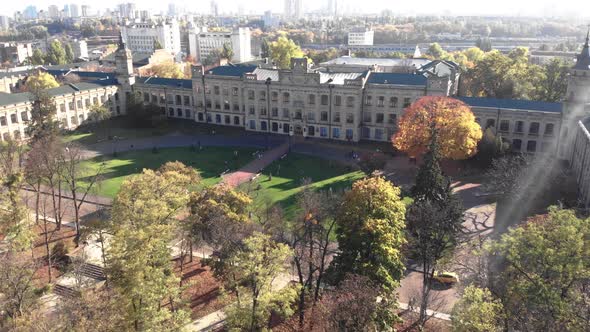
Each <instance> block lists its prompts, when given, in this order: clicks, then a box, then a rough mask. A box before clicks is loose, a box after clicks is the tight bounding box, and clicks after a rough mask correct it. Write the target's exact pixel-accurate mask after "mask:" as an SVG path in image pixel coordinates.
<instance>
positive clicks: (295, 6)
mask: <svg viewBox="0 0 590 332" xmlns="http://www.w3.org/2000/svg"><path fill="white" fill-rule="evenodd" d="M283 14H284V17H285V19H286V20H288V21H289V20H299V19H301V18H303V1H302V0H285V10H284V12H283Z"/></svg>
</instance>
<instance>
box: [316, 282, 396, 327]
mask: <svg viewBox="0 0 590 332" xmlns="http://www.w3.org/2000/svg"><path fill="white" fill-rule="evenodd" d="M380 292H381V290H380V287H379V285H377V284H375V283H374V282H373V281H372V280H370V279H369V278H368V277H365V276H359V275H353V274H349V275H347V276H346V277H345V279H344V280H343V281H342V282H341V283H340V285H338V287H337V288H336V290H335V291H333V292H329V293H327V294H326V295H325V299H324V300H323V301H322V304H323V306H324V311H325V312H326V316H327V317H328V319H327V324H326V326H325V329H326V330H327V331H387V330H389V328H390V326H389V324H387V323H386V322H388V321H395V319H396V318H395V317H393V315H394V311H395V303H394V302H391V301H386V300H377V301H376V300H375V299H377V298H379V295H380ZM316 317H317V316H314V317H312V318H311V319H316Z"/></svg>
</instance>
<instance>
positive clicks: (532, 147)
mask: <svg viewBox="0 0 590 332" xmlns="http://www.w3.org/2000/svg"><path fill="white" fill-rule="evenodd" d="M526 151H527V152H535V151H537V141H528V142H527V143H526Z"/></svg>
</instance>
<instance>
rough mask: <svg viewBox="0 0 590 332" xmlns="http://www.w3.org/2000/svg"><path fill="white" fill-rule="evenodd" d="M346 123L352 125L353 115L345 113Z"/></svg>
mask: <svg viewBox="0 0 590 332" xmlns="http://www.w3.org/2000/svg"><path fill="white" fill-rule="evenodd" d="M346 123H354V114H352V113H346Z"/></svg>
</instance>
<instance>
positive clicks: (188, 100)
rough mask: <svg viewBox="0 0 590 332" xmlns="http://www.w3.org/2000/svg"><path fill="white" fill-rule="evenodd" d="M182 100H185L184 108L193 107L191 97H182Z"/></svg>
mask: <svg viewBox="0 0 590 332" xmlns="http://www.w3.org/2000/svg"><path fill="white" fill-rule="evenodd" d="M182 99H183V100H184V106H190V105H191V97H189V96H182Z"/></svg>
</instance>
